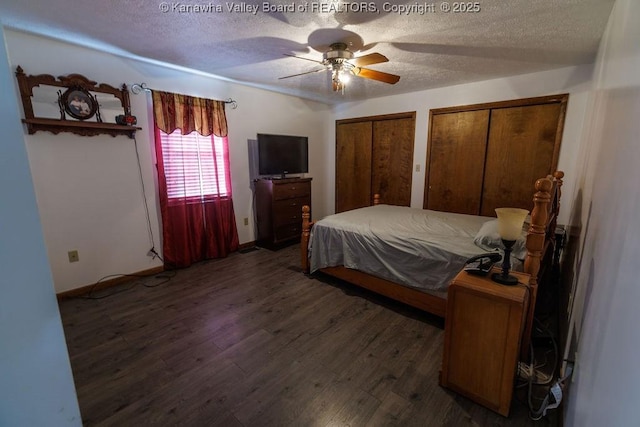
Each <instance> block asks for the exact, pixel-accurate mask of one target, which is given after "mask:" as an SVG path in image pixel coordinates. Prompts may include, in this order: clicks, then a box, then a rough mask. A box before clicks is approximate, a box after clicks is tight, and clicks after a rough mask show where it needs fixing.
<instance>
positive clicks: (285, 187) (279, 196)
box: [273, 182, 311, 200]
mask: <svg viewBox="0 0 640 427" xmlns="http://www.w3.org/2000/svg"><path fill="white" fill-rule="evenodd" d="M309 195H311V183H309V182H295V183H290V184H278V185H274V188H273V200H284V199H293V198H296V197H305V196H309Z"/></svg>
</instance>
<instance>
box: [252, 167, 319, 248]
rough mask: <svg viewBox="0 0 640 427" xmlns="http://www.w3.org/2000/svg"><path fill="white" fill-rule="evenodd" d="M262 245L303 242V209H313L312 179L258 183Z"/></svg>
mask: <svg viewBox="0 0 640 427" xmlns="http://www.w3.org/2000/svg"><path fill="white" fill-rule="evenodd" d="M255 184H256V185H255V191H256V221H257V226H258V236H257V239H256V243H257V244H258V245H259V246H263V247H267V248H275V247H276V246H278V245H282V244H286V243H291V242H294V241H299V240H300V233H302V206H303V205H309V207H311V178H286V179H260V180H258V181H256V183H255Z"/></svg>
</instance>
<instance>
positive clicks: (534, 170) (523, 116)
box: [480, 103, 563, 216]
mask: <svg viewBox="0 0 640 427" xmlns="http://www.w3.org/2000/svg"><path fill="white" fill-rule="evenodd" d="M561 109H562V105H561V104H560V103H555V104H542V105H530V106H522V107H510V108H496V109H493V110H492V111H491V127H490V129H489V138H488V145H487V161H486V165H485V176H484V187H483V192H482V194H483V198H482V209H481V212H480V214H481V215H485V216H495V208H500V207H515V208H522V209H527V210H531V207H532V206H533V201H532V198H531V189H532V188H533V187H534V185H535V182H536V179H538V178H540V177H543V176H545V175H548V174H550V173H552V172H553V171H554V170H555V168H556V167H557V164H558V152H559V149H560V144H556V138H557V133H558V132H561V131H562V126H558V122H559V120H560V118H561V117H563V115H562V111H561Z"/></svg>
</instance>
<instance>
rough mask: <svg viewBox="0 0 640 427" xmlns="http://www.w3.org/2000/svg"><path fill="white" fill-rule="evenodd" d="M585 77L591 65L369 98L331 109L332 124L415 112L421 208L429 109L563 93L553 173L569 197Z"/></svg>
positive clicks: (416, 190)
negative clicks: (557, 156)
mask: <svg viewBox="0 0 640 427" xmlns="http://www.w3.org/2000/svg"><path fill="white" fill-rule="evenodd" d="M591 74H592V67H591V66H580V67H567V68H562V69H558V70H552V71H545V72H540V73H533V74H525V75H520V76H514V77H508V78H501V79H494V80H487V81H483V82H477V83H469V84H464V85H457V86H450V87H445V88H438V89H432V90H425V91H421V92H413V93H408V94H403V95H396V96H389V97H384V98H377V99H371V100H368V101H366V102H352V103H346V104H342V105H340V106H338V107H337V108H336V109H335V111H336V119H343V118H351V117H363V116H371V115H379V114H390V113H399V112H405V111H416V112H417V114H416V139H415V147H414V154H413V155H414V172H413V181H412V191H411V206H413V207H419V208H422V202H423V199H424V179H425V175H424V171H425V164H426V159H427V138H428V133H427V128H428V125H429V110H430V109H432V108H444V107H451V106H457V105H469V104H477V103H483V102H494V101H505V100H510V99H519V98H529V97H536V96H544V95H554V94H560V93H569V103H568V107H567V115H566V119H565V126H564V135H563V139H562V146H561V150H560V159H559V161H558V169H560V170H563V171H564V172H565V174H566V179H565V187H564V189H565V191H568V192H569V194H572V193H573V185H574V183H575V161H576V157H577V152H578V151H577V150H578V149H579V145H580V144H579V141H580V138H581V131H582V123H583V120H584V114H585V108H586V103H587V97H588V91H589V89H590V88H591ZM334 127H335V124H334ZM415 165H420V172H416V171H415ZM532 194H533V188H532ZM567 208H568V206H567ZM568 212H569V209H564V210H563V211H562V212H561V216H560V222H561V223H563V224H566V223H567V221H568V218H569V216H568Z"/></svg>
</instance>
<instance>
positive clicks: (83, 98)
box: [16, 66, 141, 138]
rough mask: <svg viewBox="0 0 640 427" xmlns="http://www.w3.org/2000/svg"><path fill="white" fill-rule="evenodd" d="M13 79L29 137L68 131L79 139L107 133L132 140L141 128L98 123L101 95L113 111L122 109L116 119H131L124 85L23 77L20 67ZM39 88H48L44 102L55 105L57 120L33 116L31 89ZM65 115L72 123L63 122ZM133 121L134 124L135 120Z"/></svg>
mask: <svg viewBox="0 0 640 427" xmlns="http://www.w3.org/2000/svg"><path fill="white" fill-rule="evenodd" d="M16 78H17V79H18V85H19V87H20V95H21V97H22V106H23V108H24V116H25V118H24V119H22V122H23V123H25V124H26V125H27V131H28V132H29V134H34V133H36V132H38V131H48V132H51V133H53V134H58V133H60V132H71V133H75V134H76V135H82V136H94V135H101V134H107V135H111V136H113V137H115V136H118V135H126V136H128V137H129V138H133V137H134V135H135V133H136V131H137V130H140V129H141V128H140V127H136V126H133V125H129V124H119V123H115V122H104V121H102V117H101V111H100V105H101V100H102V97H105V96H106V97H107V100H109V102H111V100H114V101H115V103H116V105H118V107H117V109H119V108H122V110H120V111H121V112H122V113H124V114H121V115H119V116H118V117H119V118H122V119H126V118H129V119H135V117H133V116H131V106H130V104H129V92H128V91H127V88H126V85H124V84H123V85H122V88H121V89H118V88H115V87H113V86H110V85H107V84H104V83H102V84H99V85H98V84H97V83H96V82H94V81H92V80H89V79H87V78H86V77H84V76H82V75H80V74H70V75H68V76H60V77H58V78H57V79H56V78H55V77H54V76H52V75H50V74H40V75H26V74H25V73H24V71H23V70H22V68H21V67H20V66H18V67H17V69H16ZM41 85H42V86H43V87H50V88H48V89H49V97H51V98H52V99H50V100H48V101H49V102H48V104H57V107H58V109H59V113H58V114H59V116H60V118H51V117H35V114H34V106H33V103H32V98H33V96H34V94H33V89H34V88H36V87H40V86H41ZM57 88H62V89H58V90H57V92H56V93H55V94H53V93H51V90H55V89H57ZM63 90H64V92H63ZM45 93H46V91H45ZM56 98H57V99H56ZM76 102H77V104H76ZM82 103H84V104H82ZM111 103H112V102H111ZM67 115H69V116H71V117H74V118H75V119H76V120H73V119H67ZM133 122H134V123H135V120H133Z"/></svg>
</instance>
